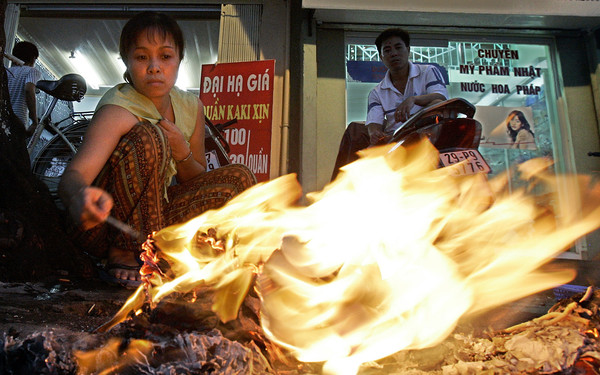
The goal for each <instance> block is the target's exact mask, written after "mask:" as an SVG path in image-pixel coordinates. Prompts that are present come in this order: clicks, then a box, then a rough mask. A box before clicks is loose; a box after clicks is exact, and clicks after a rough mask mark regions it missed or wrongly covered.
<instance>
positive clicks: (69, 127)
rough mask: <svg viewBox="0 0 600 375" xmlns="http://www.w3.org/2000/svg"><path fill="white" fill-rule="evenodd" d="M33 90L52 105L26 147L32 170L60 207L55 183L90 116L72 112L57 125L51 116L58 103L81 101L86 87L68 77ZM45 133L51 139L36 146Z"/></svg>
mask: <svg viewBox="0 0 600 375" xmlns="http://www.w3.org/2000/svg"><path fill="white" fill-rule="evenodd" d="M36 87H37V88H38V89H40V90H42V91H43V92H45V93H47V94H48V95H50V96H51V97H52V101H51V102H50V105H49V106H48V108H47V109H46V111H45V112H44V114H43V115H42V117H41V118H40V121H39V123H38V126H37V127H36V129H35V131H34V132H33V135H32V136H31V137H30V138H29V140H28V143H27V151H28V152H29V155H30V158H31V170H32V172H33V174H34V175H35V176H36V177H38V178H39V179H40V180H41V181H43V182H44V183H45V184H46V185H47V186H48V189H49V190H50V194H51V195H52V198H53V199H54V201H55V202H56V204H57V205H58V206H59V207H62V206H61V203H60V201H59V198H58V193H57V190H58V182H59V180H60V177H61V176H62V174H63V172H64V170H65V168H66V167H67V165H68V163H69V162H70V161H71V159H72V158H73V155H75V153H76V152H77V150H78V149H79V146H80V145H81V142H82V141H83V134H84V133H85V129H86V128H87V126H88V124H89V121H90V118H91V115H92V112H72V113H71V114H70V115H69V116H67V117H66V118H64V119H61V120H60V121H57V122H53V121H52V112H53V111H54V109H55V107H56V104H57V103H58V101H59V100H65V101H70V102H73V101H81V99H83V97H84V95H85V93H86V91H87V86H86V83H85V79H84V78H83V77H82V76H80V75H79V74H67V75H65V76H63V77H62V78H60V79H59V80H56V81H50V80H41V81H38V82H37V84H36ZM44 130H46V131H47V132H49V133H50V134H51V135H53V136H52V138H50V140H49V141H48V142H47V143H45V144H43V145H41V146H39V145H40V144H41V136H42V133H43V132H44Z"/></svg>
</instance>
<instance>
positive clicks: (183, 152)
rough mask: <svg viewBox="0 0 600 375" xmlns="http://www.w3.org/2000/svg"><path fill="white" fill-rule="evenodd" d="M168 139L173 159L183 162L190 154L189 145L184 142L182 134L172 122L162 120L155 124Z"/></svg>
mask: <svg viewBox="0 0 600 375" xmlns="http://www.w3.org/2000/svg"><path fill="white" fill-rule="evenodd" d="M157 125H158V126H160V128H161V129H162V130H163V133H164V134H165V136H166V137H167V138H168V139H169V144H170V145H171V152H172V155H173V159H175V160H184V159H185V158H186V157H187V156H188V155H189V154H190V151H191V150H190V146H189V143H188V142H187V141H186V140H185V137H184V136H183V133H182V132H181V130H179V128H178V127H177V125H175V124H174V123H173V122H171V121H169V120H167V119H162V120H160V121H159V122H158V123H157Z"/></svg>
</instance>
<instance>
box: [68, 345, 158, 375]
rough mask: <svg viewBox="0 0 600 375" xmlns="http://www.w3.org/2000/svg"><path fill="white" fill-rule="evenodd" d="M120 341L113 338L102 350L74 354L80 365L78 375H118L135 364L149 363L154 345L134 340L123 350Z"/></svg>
mask: <svg viewBox="0 0 600 375" xmlns="http://www.w3.org/2000/svg"><path fill="white" fill-rule="evenodd" d="M122 346H123V345H122V342H121V340H119V339H116V338H112V339H110V340H109V341H108V342H107V343H106V345H104V346H103V347H102V348H100V349H96V350H92V351H89V352H83V351H78V350H76V351H75V352H74V353H73V354H74V355H75V360H76V361H77V365H78V372H77V374H78V375H87V374H96V375H108V374H118V373H120V372H121V371H122V370H124V369H125V368H126V367H127V366H130V365H132V364H134V363H147V360H146V359H147V356H148V354H149V353H150V351H151V350H152V343H150V342H149V341H145V340H132V341H131V342H129V343H128V345H127V346H126V347H125V348H123V347H122Z"/></svg>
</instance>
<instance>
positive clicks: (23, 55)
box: [12, 42, 40, 64]
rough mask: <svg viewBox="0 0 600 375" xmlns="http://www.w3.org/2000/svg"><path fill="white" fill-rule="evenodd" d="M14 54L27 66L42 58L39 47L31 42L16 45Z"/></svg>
mask: <svg viewBox="0 0 600 375" xmlns="http://www.w3.org/2000/svg"><path fill="white" fill-rule="evenodd" d="M12 54H13V55H14V56H15V57H18V58H19V59H21V60H23V61H24V62H25V63H26V64H30V63H32V62H33V61H34V60H35V59H37V58H38V57H39V56H40V53H39V52H38V49H37V47H36V46H35V44H33V43H31V42H19V43H17V44H15V46H14V47H13V50H12Z"/></svg>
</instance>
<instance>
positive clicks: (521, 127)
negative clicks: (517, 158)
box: [506, 110, 536, 150]
mask: <svg viewBox="0 0 600 375" xmlns="http://www.w3.org/2000/svg"><path fill="white" fill-rule="evenodd" d="M506 132H507V133H508V137H509V138H510V140H511V142H512V143H511V146H510V148H516V149H520V150H535V149H536V146H535V136H534V134H533V131H532V130H531V126H530V125H529V122H528V121H527V119H526V118H525V114H524V113H523V112H521V111H517V110H514V111H512V112H511V113H509V114H508V116H507V117H506Z"/></svg>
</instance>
